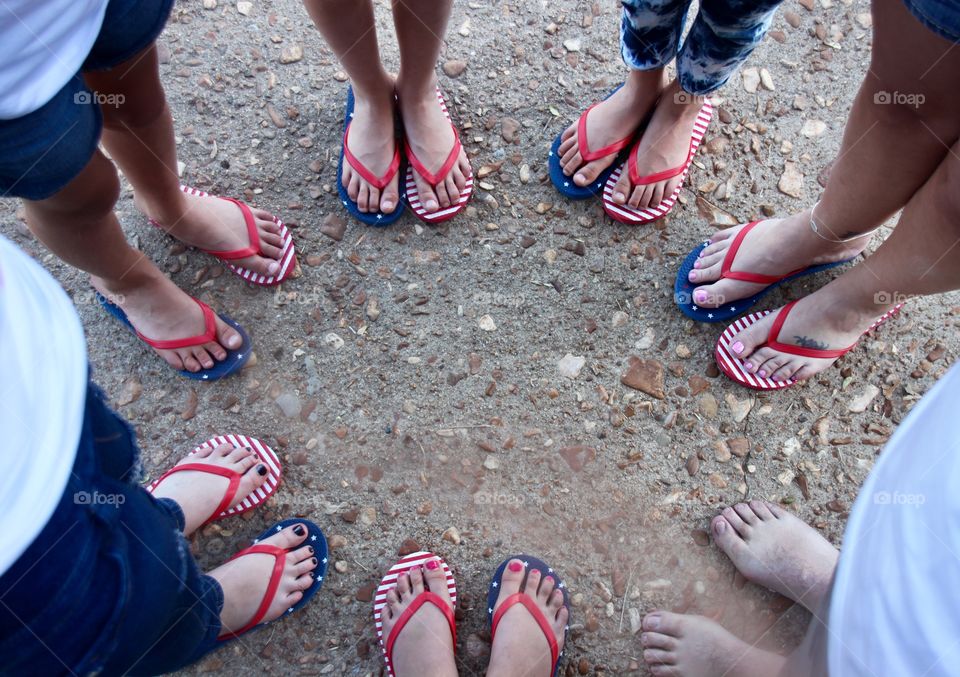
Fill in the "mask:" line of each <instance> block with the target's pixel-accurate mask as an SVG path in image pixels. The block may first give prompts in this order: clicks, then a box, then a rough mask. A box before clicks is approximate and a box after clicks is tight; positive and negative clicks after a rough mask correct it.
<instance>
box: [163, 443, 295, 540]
mask: <svg viewBox="0 0 960 677" xmlns="http://www.w3.org/2000/svg"><path fill="white" fill-rule="evenodd" d="M221 444H230V445H233V447H235V448H237V449H239V448H241V447H250V448H251V449H252V450H253V452H254V453H255V454H256V455H257V456H258V457H259V458H260V462H261V463H263V465H265V466H266V467H267V476H266V479H265V480H264V482H263V484H261V485H260V486H259V487H258V488H257V489H254V490H253V492H251V493H250V494H248V495H247V496H245V497H244V498H243V500H242V501H240V502H239V503H237V504H236V505H234V506H233V507H230V505H231V504H232V503H234V502H235V501H236V497H237V488H238V486H239V485H240V478H241V475H240V474H238V473H236V472H234V471H232V470H228V469H226V468H224V467H222V466H217V465H212V464H210V463H204V462H203V460H198V461H197V462H196V463H181V464H180V465H175V466H173V467H172V468H170V470H168V471H167V472H165V473H163V475H161V476H160V477H158V478H157V479H156V480H154V481H153V482H152V483H151V484H150V486H149V487H147V491H149V492H150V493H153V490H154V489H156V488H157V486H158V485H159V484H160V482H162V481H163V480H164V479H165V478H167V477H169V476H170V475H172V474H173V473H175V472H183V471H185V470H194V471H197V472H207V473H212V474H214V475H220V476H221V477H226V478H227V479H229V480H230V484H229V486H228V487H227V491H226V492H225V493H224V495H223V500H221V501H220V505H218V506H217V508H216V509H215V510H214V511H213V516H212V517H211V518H210V519H208V520H207V521H206V522H204V524H209V523H210V522H215V521H217V520H222V519H224V518H225V517H231V516H233V515H239V514H240V513H244V512H246V511H248V510H252V509H253V508H256V507H257V506H258V505H260V504H261V503H264V502H265V501H266V500H267V499H268V498H270V496H272V495H273V492H275V491H276V490H277V487H278V486H279V485H280V477H281V475H282V472H283V470H282V468H281V466H280V459H279V458H277V455H276V453H274V451H273V449H271V448H270V447H268V446H267V445H266V444H264V443H263V442H261V441H260V440H258V439H257V438H255V437H247V436H246V435H219V436H217V437H214V438H213V439H210V440H207V441H206V442H204V443H203V444H201V445H200V446H198V447H197V448H196V449H194V450H193V451H191V452H190V455H193V454H196V453H197V452H198V451H200V450H201V449H208V448H209V449H212V448H214V447H218V446H220V445H221Z"/></svg>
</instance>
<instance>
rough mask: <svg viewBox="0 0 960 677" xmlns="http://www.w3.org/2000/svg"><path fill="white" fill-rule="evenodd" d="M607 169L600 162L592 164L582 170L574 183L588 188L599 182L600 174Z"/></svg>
mask: <svg viewBox="0 0 960 677" xmlns="http://www.w3.org/2000/svg"><path fill="white" fill-rule="evenodd" d="M604 169H606V167H604V166H602V165H601V163H600V162H590V163H587V164H585V165H584V166H583V167H581V168H580V171H578V172H577V173H576V175H575V176H574V177H573V182H574V183H575V184H577V185H578V186H586V185H589V184H591V183H593V182H594V181H596V180H597V177H598V176H600V173H601V172H602V171H603V170H604Z"/></svg>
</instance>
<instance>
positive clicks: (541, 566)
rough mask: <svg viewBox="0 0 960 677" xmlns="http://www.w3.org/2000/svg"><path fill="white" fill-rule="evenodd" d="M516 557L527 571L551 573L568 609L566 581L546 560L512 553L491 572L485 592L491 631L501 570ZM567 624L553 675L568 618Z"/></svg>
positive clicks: (558, 662) (498, 593)
mask: <svg viewBox="0 0 960 677" xmlns="http://www.w3.org/2000/svg"><path fill="white" fill-rule="evenodd" d="M514 559H518V560H520V561H521V562H523V563H524V564H525V565H526V568H527V571H530V570H531V569H538V570H539V571H540V572H541V574H542V575H547V574H549V575H551V576H553V579H554V580H555V581H556V582H557V587H558V588H559V589H560V590H561V591H562V592H563V605H564V606H565V607H567V610H568V611H569V610H570V592H569V591H568V590H567V585H566V583H564V582H563V579H562V578H561V577H560V574H558V573H557V572H556V571H554V570H553V568H551V567H550V566H548V565H547V563H546V562H544V561H542V560H539V559H537V558H536V557H531V556H530V555H514V556H512V557H508V558H507V559H505V560H503V561H502V562H501V563H500V566H498V567H497V570H496V572H495V573H494V574H493V580H492V581H491V582H490V591H489V592H488V593H487V623H488V624H489V625H490V630H491V632H492V631H493V608H494V606H495V605H496V603H497V597H499V596H500V582H501V580H502V579H503V572H504V570H506V568H507V564H508V563H509V562H510V560H514ZM567 621H568V626H567V627H566V628H565V629H564V631H563V647H564V648H563V649H561V650H560V655H559V656H557V665H556V667H555V669H554V671H553V675H554V677H557V675H559V674H560V666H561V665H562V664H563V654H564V652H565V651H566V646H567V635H568V633H569V630H570V628H569V618H568V619H567Z"/></svg>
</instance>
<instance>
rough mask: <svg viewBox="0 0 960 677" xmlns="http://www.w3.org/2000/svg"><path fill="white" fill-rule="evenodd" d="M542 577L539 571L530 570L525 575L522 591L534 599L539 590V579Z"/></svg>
mask: <svg viewBox="0 0 960 677" xmlns="http://www.w3.org/2000/svg"><path fill="white" fill-rule="evenodd" d="M542 577H543V574H542V573H540V570H539V569H530V571H529V572H528V573H527V582H526V583H525V584H524V586H523V591H524V592H525V593H526V594H528V595H529V596H530V597H536V596H537V591H538V590H539V589H540V579H541V578H542Z"/></svg>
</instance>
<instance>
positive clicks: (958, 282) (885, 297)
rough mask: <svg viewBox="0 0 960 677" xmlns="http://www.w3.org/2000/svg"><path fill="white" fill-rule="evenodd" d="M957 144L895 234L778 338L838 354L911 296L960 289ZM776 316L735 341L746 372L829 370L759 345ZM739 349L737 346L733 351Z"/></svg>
mask: <svg viewBox="0 0 960 677" xmlns="http://www.w3.org/2000/svg"><path fill="white" fill-rule="evenodd" d="M957 186H960V141H958V142H955V143H954V144H953V148H952V149H951V152H950V153H948V154H947V156H946V157H945V158H944V160H943V161H942V162H941V163H940V166H939V167H938V168H937V170H936V171H935V172H934V173H933V176H931V177H930V179H929V180H928V181H927V183H925V184H924V185H923V187H922V188H921V189H920V190H919V191H918V192H917V194H916V195H914V196H913V198H912V199H911V200H910V202H909V203H907V206H906V208H905V209H904V210H903V214H902V216H901V217H900V221H899V223H898V225H897V227H896V229H895V230H894V231H893V234H892V235H891V236H890V237H889V238H888V239H887V240H886V241H885V242H884V243H883V244H882V245H880V248H879V249H877V251H876V253H874V254H873V255H872V256H870V257H869V258H867V259H866V260H864V261H863V262H862V263H860V264H859V265H857V266H856V267H854V268H853V269H852V270H850V271H849V272H847V273H845V274H844V275H842V276H840V277H838V278H837V279H835V280H833V281H832V282H831V283H830V284H828V285H827V286H826V287H823V288H822V289H820V290H819V291H817V292H816V293H814V294H811V295H810V296H807V297H805V298H803V299H801V300H800V302H799V303H798V304H797V305H796V306H795V310H794V311H793V312H792V313H791V314H790V316H789V317H788V318H787V321H786V322H785V323H784V326H783V329H782V331H781V338H780V340H781V341H783V342H785V343H791V344H794V345H808V346H812V347H815V348H827V349H831V348H832V349H837V348H844V347H846V346H848V345H850V344H851V343H853V342H854V341H855V340H856V339H857V338H858V337H859V336H860V335H861V334H862V333H863V332H864V331H866V330H867V329H868V328H869V327H870V325H871V324H872V323H873V322H874V320H876V319H877V317H878V316H879V315H881V314H883V313H884V312H886V311H887V310H889V309H890V308H891V307H892V306H893V304H894V303H896V302H898V301H901V300H902V299H903V298H906V297H908V296H914V295H926V294H937V293H940V292H945V291H952V290H954V289H960V191H958V190H957ZM773 317H774V314H773V313H771V314H770V315H768V316H767V317H766V318H764V319H763V320H761V321H759V322H757V323H756V324H754V325H752V326H750V327H749V328H747V329H746V330H745V331H743V332H741V333H740V334H738V335H737V336H735V337H734V339H733V341H734V342H740V343H742V344H743V350H742V351H739V355H740V356H741V359H744V360H746V361H747V362H748V363H749V364H750V367H748V370H749V371H752V372H755V373H760V372H761V371H763V372H765V373H766V374H767V375H768V376H769V377H770V378H773V379H787V378H796V379H806V378H810V377H811V376H813V375H814V374H816V373H818V372H820V371H823V370H824V369H826V368H827V367H828V366H830V365H831V364H832V363H833V362H834V360H832V359H816V358H807V357H800V356H796V355H788V354H785V353H779V352H777V351H775V350H772V349H770V348H767V347H763V348H760V347H759V346H760V345H762V344H763V343H764V342H765V341H766V338H767V334H768V332H769V330H770V325H771V323H772V322H773ZM734 348H736V346H734Z"/></svg>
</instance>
